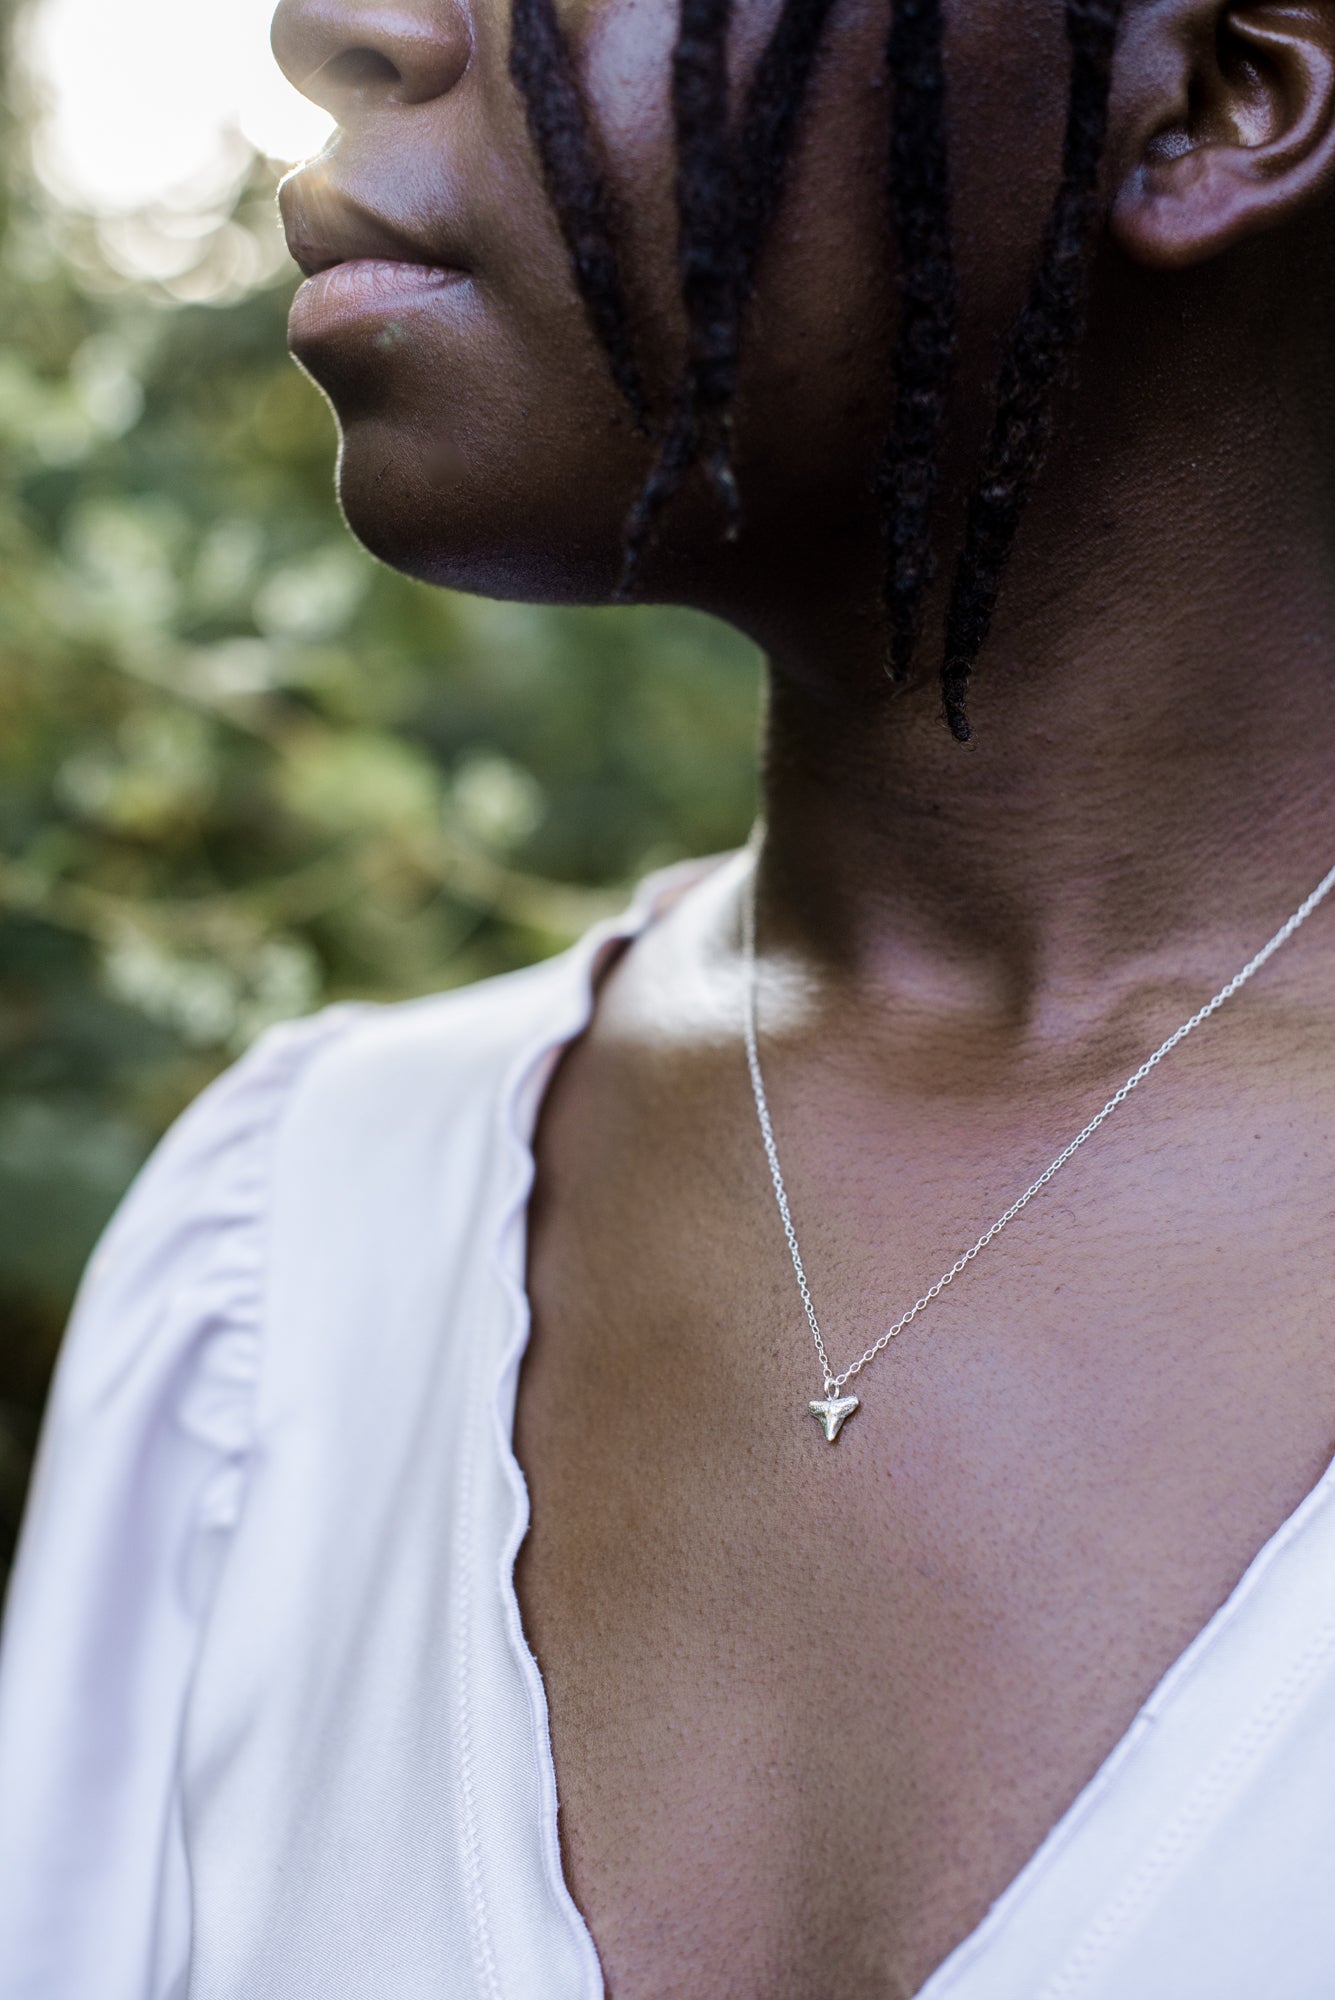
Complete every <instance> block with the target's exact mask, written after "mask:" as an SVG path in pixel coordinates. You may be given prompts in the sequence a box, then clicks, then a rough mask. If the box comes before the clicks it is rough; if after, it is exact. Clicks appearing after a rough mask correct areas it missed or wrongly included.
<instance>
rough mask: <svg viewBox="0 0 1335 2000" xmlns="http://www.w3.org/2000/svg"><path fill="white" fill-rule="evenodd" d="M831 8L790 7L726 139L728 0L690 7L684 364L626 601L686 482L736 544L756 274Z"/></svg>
mask: <svg viewBox="0 0 1335 2000" xmlns="http://www.w3.org/2000/svg"><path fill="white" fill-rule="evenodd" d="M832 5H833V0H786V4H785V6H784V8H783V11H782V13H781V14H780V17H779V21H778V23H777V25H776V27H775V29H774V32H773V34H772V35H771V37H770V40H769V43H768V45H767V47H766V49H765V51H764V53H763V55H762V56H761V59H760V62H759V64H758V66H757V69H756V73H755V76H754V77H753V79H752V82H751V86H750V89H749V91H748V93H747V100H746V106H745V109H744V112H743V115H742V122H741V134H740V138H739V140H738V141H737V144H736V146H735V147H734V145H733V143H732V140H731V136H730V132H729V107H728V71H727V37H728V25H729V20H730V15H731V6H730V0H682V11H681V30H680V37H679V40H678V43H677V50H676V55H675V58H674V63H673V105H674V112H675V118H676V128H677V158H678V173H677V216H678V234H679V258H680V264H681V273H682V297H683V302H684V304H685V307H686V320H687V341H688V346H687V362H686V370H685V374H684V377H683V379H682V382H681V384H680V386H679V388H678V390H677V394H676V399H675V403H674V407H673V412H672V416H671V419H670V421H669V424H668V427H667V431H666V434H665V436H664V438H663V441H662V444H661V446H660V449H659V454H658V459H657V462H656V463H655V465H654V468H653V470H652V471H651V473H650V475H649V478H648V480H647V482H646V484H645V486H644V489H643V491H642V493H641V494H640V497H639V499H638V501H637V502H636V505H635V507H634V509H633V511H632V513H631V517H630V520H629V522H628V524H627V529H626V549H625V568H624V570H623V573H622V578H621V584H620V587H619V590H618V596H619V597H621V598H626V597H629V596H630V594H631V592H632V589H633V587H634V582H635V577H636V574H637V572H638V569H639V565H640V562H641V560H642V558H643V554H644V550H645V548H646V546H647V544H648V542H649V540H650V538H651V537H652V535H653V532H654V529H655V527H656V525H657V523H658V521H659V519H660V518H661V516H662V514H663V512H664V510H665V508H667V507H668V506H669V505H670V504H671V502H672V501H673V499H675V497H676V495H677V493H678V492H679V491H680V489H681V486H682V484H683V482H684V481H685V479H686V477H687V474H688V473H689V472H690V471H691V470H692V468H693V467H694V466H695V465H697V464H703V466H704V470H705V474H706V476H707V478H708V479H709V481H710V484H711V485H712V486H713V488H714V490H715V492H716V493H717V495H718V497H719V499H720V501H721V502H722V505H723V508H724V512H725V516H726V519H727V524H728V532H729V533H730V534H735V533H736V531H737V527H738V525H739V523H740V519H741V502H740V498H739V495H738V492H737V479H736V474H735V472H734V469H733V460H732V410H733V402H734V399H735V396H736V391H737V376H738V370H739V366H740V361H741V348H742V326H743V322H744V320H745V316H746V309H747V306H748V305H749V303H750V299H751V293H752V291H753V289H754V284H755V273H756V266H757V264H758V263H759V260H760V253H761V250H762V249H763V247H764V243H765V239H766V237H767V235H768V233H769V225H770V222H771V220H772V218H773V216H774V213H775V211H776V209H777V208H778V205H779V201H780V199H781V197H782V194H783V188H784V184H785V181H786V178H787V170H788V165H789V162H790V160H791V157H792V151H793V146H794V142H795V140H796V136H797V126H798V118H799V115H800V112H801V109H802V104H803V101H804V99H805V95H806V88H807V84H808V82H809V80H810V77H811V73H812V70H813V68H814V66H815V57H816V51H817V48H818V47H819V44H820V38H821V35H822V33H823V31H824V28H825V23H826V21H827V19H828V18H829V14H830V9H831V7H832Z"/></svg>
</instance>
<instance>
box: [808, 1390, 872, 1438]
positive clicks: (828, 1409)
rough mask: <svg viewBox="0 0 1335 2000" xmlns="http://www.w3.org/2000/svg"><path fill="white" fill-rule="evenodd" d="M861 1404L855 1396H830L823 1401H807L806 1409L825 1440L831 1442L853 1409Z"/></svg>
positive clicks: (858, 1407)
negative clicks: (818, 1426)
mask: <svg viewBox="0 0 1335 2000" xmlns="http://www.w3.org/2000/svg"><path fill="white" fill-rule="evenodd" d="M860 1408H861V1404H860V1403H859V1402H858V1399H857V1397H856V1396H830V1397H827V1399H826V1400H825V1402H823V1403H808V1404H807V1409H808V1411H809V1412H810V1414H811V1415H812V1416H813V1417H814V1418H815V1419H816V1422H817V1423H818V1424H819V1425H820V1427H821V1429H822V1430H823V1431H824V1433H825V1442H826V1443H827V1444H833V1443H834V1441H835V1439H836V1438H837V1437H838V1435H839V1433H840V1431H841V1430H842V1429H843V1427H844V1425H845V1424H846V1423H847V1422H848V1419H849V1418H850V1417H851V1416H852V1414H853V1412H854V1410H857V1409H860Z"/></svg>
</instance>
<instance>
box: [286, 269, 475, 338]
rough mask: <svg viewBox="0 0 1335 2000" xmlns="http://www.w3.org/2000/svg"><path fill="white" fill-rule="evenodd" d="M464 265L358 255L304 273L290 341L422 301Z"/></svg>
mask: <svg viewBox="0 0 1335 2000" xmlns="http://www.w3.org/2000/svg"><path fill="white" fill-rule="evenodd" d="M467 275H468V274H467V272H466V271H459V270H454V269H451V268H448V267H445V266H442V265H439V264H403V263H396V262H392V261H391V260H390V259H388V258H382V257H357V258H354V259H352V260H350V261H349V262H348V263H346V264H332V265H331V266H330V268H329V269H328V270H327V271H319V272H317V273H316V275H315V276H314V277H313V278H307V280H306V282H305V284H304V285H302V286H301V288H300V289H299V291H298V292H297V295H296V297H295V298H294V299H293V301H292V316H291V320H290V322H289V333H290V335H291V339H292V342H293V345H294V346H296V345H299V344H303V343H305V342H306V341H309V340H316V339H319V338H320V337H321V336H323V335H325V334H330V333H336V332H337V331H338V330H339V328H340V327H344V326H351V325H352V324H353V323H354V322H355V321H358V320H364V319H368V318H389V317H391V316H392V315H393V314H395V313H402V312H405V311H407V310H409V309H410V308H411V307H413V306H415V305H422V304H424V303H426V302H427V301H428V300H429V299H430V297H431V296H432V294H433V293H436V292H443V291H448V290H449V289H450V288H451V287H452V286H454V285H457V284H460V283H461V282H462V281H463V280H464V279H465V278H466V277H467Z"/></svg>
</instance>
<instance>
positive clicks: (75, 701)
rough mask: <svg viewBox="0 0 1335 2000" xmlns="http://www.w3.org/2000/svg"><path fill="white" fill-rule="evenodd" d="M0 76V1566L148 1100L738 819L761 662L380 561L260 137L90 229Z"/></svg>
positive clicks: (718, 840)
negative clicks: (438, 585)
mask: <svg viewBox="0 0 1335 2000" xmlns="http://www.w3.org/2000/svg"><path fill="white" fill-rule="evenodd" d="M6 9H7V10H8V16H7V18H6ZM12 21H13V0H0V29H3V28H4V27H6V26H12ZM3 82H4V79H3V77H0V85H2V84H3ZM4 97H5V102H6V104H7V107H8V110H7V116H6V121H5V123H4V126H3V128H0V144H2V145H3V148H4V158H3V172H0V298H3V304H4V312H3V319H2V320H0V1568H2V1567H3V1561H4V1553H5V1544H6V1542H7V1541H9V1540H10V1539H12V1534H13V1530H14V1527H15V1524H16V1521H17V1517H18V1510H19V1505H20V1499H21V1493H22V1488H23V1484H24V1479H25V1475H26V1469H27V1464H28V1460H29V1456H30V1451H31V1445H32V1442H33V1439H34V1438H35V1435H36V1427H37V1421H38V1413H39V1410H40V1407H41V1401H42V1397H43V1394H44V1389H45V1384H46V1381H47V1379H48V1375H49V1370H50V1366H51V1362H52V1360H53V1357H54V1354H55V1351H56V1346H57V1343H58V1340H59V1335H60V1329H61V1327H62V1325H63V1323H64V1320H65V1317H66V1314H67V1312H68V1308H69V1304H70V1300H71V1296H72V1292H73V1289H74V1287H75V1285H76V1283H77V1280H78V1276H79V1273H80V1270H81V1268H82V1266H83V1264H84V1262H85V1260H86V1258H87V1255H88V1252H89V1250H90V1248H91V1246H92V1244H93V1241H94V1239H95V1237H96V1235H97V1234H98V1232H99V1231H100V1229H101V1228H102V1226H103V1225H104V1223H105V1221H106V1219H107V1217H108V1216H109V1214H110V1212H111V1210H112V1208H113V1207H114V1205H115V1203H116V1202H117V1200H118V1199H119V1197H120V1196H121V1194H122V1193H123V1192H124V1190H125V1188H126V1186H127V1184H128V1182H129V1180H130V1179H131V1177H132V1175H133V1174H134V1172H135V1171H136V1169H137V1168H138V1166H139V1165H140V1163H141V1162H142V1160H143V1159H144V1157H145V1155H146V1154H147V1152H148V1150H149V1149H150V1147H151V1146H152V1144H153V1143H154V1141H155V1140H156V1139H157V1137H158V1136H159V1135H160V1134H161V1132H162V1131H163V1129H164V1128H165V1126H166V1125H167V1124H168V1123H169V1121H170V1120H171V1119H172V1118H173V1117H174V1116H175V1115H176V1114H177V1113H178V1112H179V1111H180V1110H181V1108H182V1107H183V1106H184V1105H185V1104H186V1103H187V1101H188V1100H189V1099H190V1098H191V1097H192V1096H193V1095H194V1094H195V1093H196V1092H197V1091H198V1090H199V1089H200V1088H201V1087H202V1086H203V1085H204V1084H205V1083H206V1082H207V1081H208V1080H209V1078H210V1077H211V1076H212V1075H214V1074H215V1073H216V1072H217V1071H218V1070H219V1069H220V1068H221V1067H222V1066H224V1065H225V1064H226V1063H228V1062H229V1061H231V1060H232V1059H233V1058H235V1056H236V1055H237V1054H238V1053H239V1052H240V1051H241V1050H242V1049H243V1048H244V1047H245V1046H246V1044H247V1043H248V1042H249V1041H250V1040H251V1039H252V1038H253V1037H254V1036H255V1035H256V1034H257V1033H258V1032H259V1031H260V1030H261V1029H263V1028H264V1027H265V1026H266V1025H267V1024H268V1023H270V1022H273V1021H276V1020H279V1019H282V1018H285V1017H290V1016H293V1015H298V1014H302V1013H305V1012H307V1011H308V1010H310V1009H312V1008H316V1007H319V1006H321V1005H323V1004H324V1003H325V1002H327V1001H330V1000H333V999H336V998H341V997H344V996H346V995H349V994H356V995H361V996H369V997H372V998H375V999H384V1000H391V999H395V998H398V997H400V996H407V995H412V994H418V993H421V992H424V991H428V990H431V989H434V988H439V987H442V986H451V985H456V984H459V983H461V982H463V981H466V980H471V979H476V978H478V977H480V976H483V975H485V974H488V973H491V972H495V971H497V970H501V969H505V968H507V967H510V966H513V965H515V964H518V963H520V962H523V961H525V960H528V959H531V958H534V957H537V956H540V955H542V954H544V953H547V952H550V951H552V950H555V949H558V948H560V947H561V946H562V945H564V944H565V943H566V942H568V941H569V939H570V938H571V937H572V936H573V935H575V934H576V933H577V932H578V931H580V930H581V929H582V928H583V927H584V926H585V925H586V924H587V923H588V922H589V921H590V920H591V919H592V918H593V917H594V916H595V915H597V914H599V913H600V912H601V911H602V910H603V909H605V908H606V907H607V905H608V903H609V901H611V902H614V901H616V900H617V899H618V898H619V897H620V896H621V894H622V893H623V891H624V888H625V886H626V885H627V884H628V883H629V882H630V880H631V879H632V878H634V877H635V876H636V875H638V874H639V873H640V872H641V871H643V870H644V869H645V868H647V867H649V866H652V865H656V864H658V863H660V862H663V861H666V860H670V859H673V858H675V857H677V856H679V855H681V854H685V853H692V852H694V853H703V852H710V851H713V850H716V849H718V848H721V847H724V846H727V845H730V844H732V843H734V842H736V841H737V840H739V839H740V838H742V837H743V836H744V834H745V831H746V828H747V825H748V822H749V819H750V815H751V811H752V804H753V745H754V737H755V716H756V702H757V680H758V663H757V660H756V658H755V655H754V653H753V651H752V649H751V648H750V647H748V646H747V645H745V644H744V643H743V642H741V641H740V640H738V639H737V638H736V637H735V636H734V635H733V634H731V633H729V632H727V631H725V630H723V629H722V628H720V627H718V626H716V625H713V624H710V623H709V622H708V621H706V620H703V619H698V618H694V617H690V616H687V615H683V614H675V613H667V612H641V613H634V612H629V613H609V612H598V613H580V612H552V611H547V610H535V609H531V608H527V607H522V606H513V605H498V604H490V603H484V602H481V601H478V600H471V599H463V598H457V597H448V596H445V595H443V594H441V593H438V592H432V591H428V590H426V589H424V588H421V587H419V586H416V585H413V584H410V583H407V582H405V581H404V580H403V579H401V578H399V577H396V576H394V575H392V574H391V573H389V572H388V571H386V570H384V569H383V568H380V567H378V566H377V565H376V564H375V563H373V562H372V561H371V559H370V558H369V557H368V556H366V555H365V554H364V553H363V552H362V551H361V550H360V549H358V548H357V547H356V546H355V545H354V544H353V543H352V542H351V540H350V539H349V537H348V535H347V533H346V531H345V529H344V527H343V525H342V523H341V520H340V518H339V515H338V512H337V508H336V506H335V503H334V498H333V490H332V480H331V470H332V460H333V429H332V423H331V420H330V417H329V414H328V412H327V410H326V408H325V406H324V404H323V403H322V401H321V399H320V398H319V396H318V395H317V393H316V392H315V390H314V389H313V388H312V387H311V386H310V385H309V383H307V382H306V381H305V380H304V378H302V377H301V376H300V375H299V374H298V372H297V371H296V369H295V368H294V367H293V366H292V364H291V363H290V361H289V360H288V359H287V357H286V352H285V346H284V320H285V314H286V306H287V301H288V298H289V296H290V293H291V289H292V284H291V278H290V276H289V274H288V270H289V267H287V266H286V264H285V260H284V259H283V257H282V255H281V246H280V245H279V244H278V243H277V224H276V219H275V215H274V209H273V176H272V173H271V170H270V169H269V168H268V166H267V165H266V164H265V163H262V162H259V161H256V162H253V163H252V164H251V166H250V169H249V172H248V173H247V174H246V175H244V176H243V178H242V180H241V183H240V185H239V188H238V191H237V192H236V194H235V197H234V199H231V200H229V201H228V202H227V203H226V205H225V207H224V208H223V209H222V210H221V212H220V213H218V214H217V215H215V216H213V217H212V218H209V219H208V227H207V228H201V227H200V226H199V224H198V222H197V221H196V220H194V219H187V220H183V219H182V218H181V217H180V216H176V217H173V216H172V215H170V214H164V215H161V216H158V217H156V218H155V217H152V216H149V217H144V218H121V219H119V220H117V221H116V222H115V223H107V222H103V223H100V224H99V223H98V222H97V221H96V220H94V219H92V218H89V217H81V216H78V215H75V214H71V213H69V212H68V211H66V210H63V209H61V208H59V207H58V206H57V205H56V204H55V203H54V202H53V201H52V199H51V198H50V197H49V196H48V195H46V194H45V193H44V192H43V191H42V190H41V188H40V186H39V185H38V184H37V182H36V181H35V179H34V177H33V175H32V173H31V171H30V168H29V164H28V129H27V128H28V124H29V122H30V108H29V107H28V106H27V104H26V102H25V99H24V90H23V85H22V83H21V81H20V80H19V79H16V78H15V77H14V76H13V75H11V77H10V79H9V88H8V90H7V92H5V93H4ZM173 232H174V233H173ZM182 244H184V249H183V248H182ZM127 252H128V253H133V258H134V259H135V260H137V262H138V265H139V267H140V268H141V269H142V268H143V267H144V266H145V265H148V266H149V267H150V268H151V267H153V262H154V258H156V259H157V267H158V268H159V269H161V270H162V271H163V272H164V273H166V275H165V276H163V277H162V278H161V279H159V280H147V279H144V278H142V277H141V278H140V279H139V280H138V281H133V280H131V279H129V278H127V276H126V275H125V268H126V263H127ZM118 265H119V267H120V268H119V269H118Z"/></svg>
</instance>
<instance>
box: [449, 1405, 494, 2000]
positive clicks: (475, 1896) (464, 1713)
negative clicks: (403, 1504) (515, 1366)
mask: <svg viewBox="0 0 1335 2000" xmlns="http://www.w3.org/2000/svg"><path fill="white" fill-rule="evenodd" d="M466 1437H467V1442H466V1444H465V1447H464V1453H463V1468H462V1471H463V1479H462V1484H463V1492H462V1495H461V1498H460V1504H459V1525H458V1528H457V1530H456V1535H455V1564H454V1571H455V1577H456V1580H457V1586H458V1590H459V1625H458V1637H457V1666H458V1673H459V1784H460V1795H461V1800H462V1805H463V1846H464V1878H465V1880H466V1882H467V1884H468V1916H469V1926H468V1928H469V1934H470V1936H471V1939H472V1944H473V1958H474V1962H475V1964H476V1966H477V1970H478V1973H479V1974H480V1976H481V1979H482V1984H483V1988H484V1990H485V1992H486V1995H487V2000H504V1996H503V1994H502V1992H501V1982H500V1977H499V1974H498V1973H497V1970H496V1954H495V1952H494V1950H493V1949H492V1942H491V1924H490V1922H489V1921H488V1917H487V1902H486V1894H485V1891H484V1889H483V1885H482V1844H481V1841H480V1839H479V1837H478V1830H477V1809H476V1805H475V1802H474V1793H473V1708H472V1702H471V1700H470V1696H469V1688H470V1679H469V1676H470V1672H471V1667H472V1661H471V1657H470V1656H471V1652H472V1629H473V1628H472V1607H471V1595H472V1588H473V1579H472V1572H471V1567H470V1564H469V1553H470V1547H471V1543H472V1525H473V1460H474V1440H473V1432H472V1430H471V1428H470V1429H469V1430H468V1432H467V1434H466Z"/></svg>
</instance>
